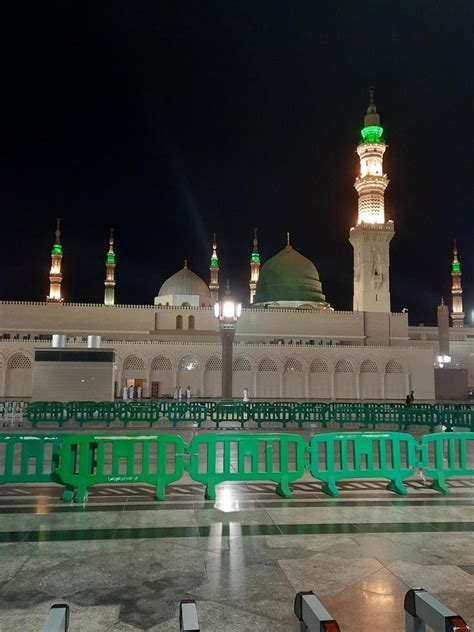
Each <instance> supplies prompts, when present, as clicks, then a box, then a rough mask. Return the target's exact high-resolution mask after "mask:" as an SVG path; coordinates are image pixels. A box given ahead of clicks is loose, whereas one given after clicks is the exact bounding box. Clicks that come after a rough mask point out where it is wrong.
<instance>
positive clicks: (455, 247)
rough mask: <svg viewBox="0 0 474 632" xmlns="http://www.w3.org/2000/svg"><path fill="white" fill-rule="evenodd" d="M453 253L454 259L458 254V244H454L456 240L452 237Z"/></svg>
mask: <svg viewBox="0 0 474 632" xmlns="http://www.w3.org/2000/svg"><path fill="white" fill-rule="evenodd" d="M453 254H454V259H455V260H456V258H457V256H458V246H457V244H456V240H455V239H454V245H453Z"/></svg>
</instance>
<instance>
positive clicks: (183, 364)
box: [179, 356, 199, 371]
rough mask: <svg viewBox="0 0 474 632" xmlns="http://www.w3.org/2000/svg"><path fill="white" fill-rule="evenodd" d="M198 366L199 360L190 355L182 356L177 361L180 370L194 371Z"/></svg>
mask: <svg viewBox="0 0 474 632" xmlns="http://www.w3.org/2000/svg"><path fill="white" fill-rule="evenodd" d="M198 366H199V362H198V361H197V360H196V358H193V357H192V356H184V358H181V360H180V361H179V369H180V370H181V371H194V370H195V369H197V368H198Z"/></svg>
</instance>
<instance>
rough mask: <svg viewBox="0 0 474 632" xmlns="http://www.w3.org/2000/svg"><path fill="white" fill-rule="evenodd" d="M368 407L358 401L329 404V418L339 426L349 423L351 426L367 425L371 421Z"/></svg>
mask: <svg viewBox="0 0 474 632" xmlns="http://www.w3.org/2000/svg"><path fill="white" fill-rule="evenodd" d="M370 412H371V411H370V408H369V407H368V406H367V405H365V404H360V403H351V404H345V403H336V402H332V403H331V404H329V419H330V420H331V421H334V422H336V423H337V424H338V425H339V426H340V427H342V426H343V425H347V424H349V425H350V426H352V427H354V426H355V427H360V426H361V425H365V426H366V427H368V426H369V424H370V423H371V415H370Z"/></svg>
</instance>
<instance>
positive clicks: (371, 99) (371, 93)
mask: <svg viewBox="0 0 474 632" xmlns="http://www.w3.org/2000/svg"><path fill="white" fill-rule="evenodd" d="M374 95H375V88H374V86H370V88H369V107H368V108H367V114H371V113H372V112H377V108H376V107H375V99H374Z"/></svg>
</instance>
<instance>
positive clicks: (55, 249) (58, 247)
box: [51, 244, 63, 255]
mask: <svg viewBox="0 0 474 632" xmlns="http://www.w3.org/2000/svg"><path fill="white" fill-rule="evenodd" d="M51 254H52V255H62V254H63V247H62V246H61V244H54V246H53V249H52V250H51Z"/></svg>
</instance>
